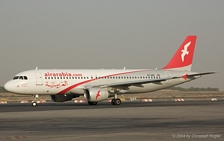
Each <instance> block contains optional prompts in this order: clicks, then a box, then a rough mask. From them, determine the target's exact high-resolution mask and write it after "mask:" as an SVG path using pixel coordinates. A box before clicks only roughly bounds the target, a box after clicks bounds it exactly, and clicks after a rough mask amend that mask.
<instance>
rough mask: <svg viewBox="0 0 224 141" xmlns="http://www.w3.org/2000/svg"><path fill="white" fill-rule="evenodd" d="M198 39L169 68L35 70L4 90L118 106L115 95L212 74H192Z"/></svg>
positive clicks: (191, 40)
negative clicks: (108, 102) (107, 101)
mask: <svg viewBox="0 0 224 141" xmlns="http://www.w3.org/2000/svg"><path fill="white" fill-rule="evenodd" d="M196 38H197V36H187V37H186V38H185V40H184V41H183V43H182V44H181V46H180V47H179V49H178V50H177V51H176V53H175V54H174V56H173V57H172V58H171V60H170V62H168V64H167V65H166V66H165V67H163V68H161V69H126V68H125V69H38V68H36V69H34V70H28V71H24V72H21V73H18V74H17V75H15V77H14V78H13V79H12V80H10V81H8V82H7V83H6V84H5V85H4V88H5V89H6V90H7V91H9V92H12V93H17V94H22V95H33V101H32V106H33V107H35V106H37V101H38V97H39V96H38V95H49V96H50V97H51V99H52V101H54V102H65V101H70V100H72V99H73V98H76V97H79V96H84V97H85V98H86V100H87V101H88V104H89V105H97V103H98V102H101V101H104V100H107V99H110V98H112V99H111V104H112V105H120V104H121V100H120V99H119V98H118V95H121V94H122V95H123V94H133V93H135V94H136V93H146V92H152V91H157V90H161V89H166V88H169V87H173V86H176V85H179V84H183V83H186V82H189V81H192V80H194V79H197V78H200V77H201V76H202V75H208V74H213V73H215V72H202V73H201V72H193V71H191V67H192V61H193V56H194V49H195V44H196Z"/></svg>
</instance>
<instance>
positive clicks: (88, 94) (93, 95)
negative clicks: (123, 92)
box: [84, 88, 110, 102]
mask: <svg viewBox="0 0 224 141" xmlns="http://www.w3.org/2000/svg"><path fill="white" fill-rule="evenodd" d="M84 96H85V98H86V99H87V100H88V101H89V102H99V101H103V100H106V99H107V98H109V96H110V93H109V92H108V90H107V89H103V88H88V89H85V91H84Z"/></svg>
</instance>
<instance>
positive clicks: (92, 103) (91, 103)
mask: <svg viewBox="0 0 224 141" xmlns="http://www.w3.org/2000/svg"><path fill="white" fill-rule="evenodd" d="M88 104H89V105H97V102H89V101H88Z"/></svg>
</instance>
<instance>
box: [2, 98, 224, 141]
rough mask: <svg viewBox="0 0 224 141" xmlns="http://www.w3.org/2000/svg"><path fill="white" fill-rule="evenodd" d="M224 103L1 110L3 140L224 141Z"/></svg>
mask: <svg viewBox="0 0 224 141" xmlns="http://www.w3.org/2000/svg"><path fill="white" fill-rule="evenodd" d="M223 109H224V101H184V102H172V101H166V102H162V101H160V102H149V103H143V102H123V103H122V105H119V106H117V105H111V104H110V103H107V102H102V103H99V105H96V106H89V105H87V103H71V102H69V103H43V104H39V105H38V106H37V107H32V106H31V104H30V103H26V104H20V103H8V104H6V105H0V140H3V141H4V140H44V141H61V140H63V141H75V140H79V141H85V140H91V141H104V140H105V141H115V140H116V141H124V140H130V141H136V140H138V141H148V140H169V141H173V140H195V141H196V140H197V141H198V140H203V141H204V140H209V141H210V140H224V112H223V111H224V110H223Z"/></svg>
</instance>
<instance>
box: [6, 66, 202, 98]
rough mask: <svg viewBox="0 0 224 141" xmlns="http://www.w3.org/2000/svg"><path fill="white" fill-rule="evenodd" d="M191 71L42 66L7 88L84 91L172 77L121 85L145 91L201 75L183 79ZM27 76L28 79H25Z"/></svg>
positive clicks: (25, 91)
mask: <svg viewBox="0 0 224 141" xmlns="http://www.w3.org/2000/svg"><path fill="white" fill-rule="evenodd" d="M185 74H194V72H189V71H177V70H150V69H141V70H130V69H126V70H124V69H112V70H106V69H39V70H29V71H24V72H21V73H19V74H17V75H16V76H15V77H14V79H13V80H10V81H8V82H7V83H6V84H5V88H6V89H8V90H10V91H11V92H14V93H19V94H30V95H33V94H43V95H55V94H79V95H83V94H84V89H85V88H88V87H91V86H95V87H96V86H100V87H103V86H107V85H110V84H116V83H118V84H119V83H125V82H131V81H144V80H156V79H162V78H171V77H177V78H173V79H167V80H165V81H161V82H151V83H144V84H136V85H135V84H133V85H127V86H125V87H124V86H122V89H121V90H120V91H119V92H118V93H123V94H124V93H127V94H130V93H144V92H150V91H156V90H160V89H164V88H168V87H171V86H175V85H178V84H182V83H185V82H188V81H191V80H193V79H196V78H198V77H193V78H191V79H189V78H186V79H184V78H182V77H181V76H183V75H185ZM25 77H26V79H25Z"/></svg>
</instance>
